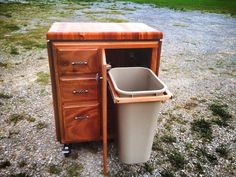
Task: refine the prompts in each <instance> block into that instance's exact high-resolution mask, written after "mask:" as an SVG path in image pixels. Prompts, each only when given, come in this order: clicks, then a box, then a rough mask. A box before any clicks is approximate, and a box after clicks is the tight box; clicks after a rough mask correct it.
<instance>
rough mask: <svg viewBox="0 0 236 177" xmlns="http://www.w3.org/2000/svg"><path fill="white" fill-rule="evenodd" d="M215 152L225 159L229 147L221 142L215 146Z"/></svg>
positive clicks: (227, 155)
mask: <svg viewBox="0 0 236 177" xmlns="http://www.w3.org/2000/svg"><path fill="white" fill-rule="evenodd" d="M215 151H216V153H217V154H218V155H219V156H220V157H223V158H225V159H227V158H228V157H229V152H230V151H229V149H228V147H227V146H226V145H224V144H221V145H219V146H218V147H217V148H216V150H215Z"/></svg>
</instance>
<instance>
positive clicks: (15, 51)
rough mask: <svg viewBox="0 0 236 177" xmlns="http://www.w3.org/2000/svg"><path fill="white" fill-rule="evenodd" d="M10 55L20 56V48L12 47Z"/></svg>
mask: <svg viewBox="0 0 236 177" xmlns="http://www.w3.org/2000/svg"><path fill="white" fill-rule="evenodd" d="M10 54H13V55H18V54H19V51H18V48H17V47H15V46H11V47H10Z"/></svg>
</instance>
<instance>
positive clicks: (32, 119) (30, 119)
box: [26, 116, 35, 122]
mask: <svg viewBox="0 0 236 177" xmlns="http://www.w3.org/2000/svg"><path fill="white" fill-rule="evenodd" d="M26 120H27V121H28V122H35V118H34V117H31V116H27V117H26Z"/></svg>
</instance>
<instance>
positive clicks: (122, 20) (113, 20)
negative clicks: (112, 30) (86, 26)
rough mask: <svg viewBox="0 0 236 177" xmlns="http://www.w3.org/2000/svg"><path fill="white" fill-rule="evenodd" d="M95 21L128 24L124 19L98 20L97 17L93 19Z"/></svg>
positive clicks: (106, 18)
mask: <svg viewBox="0 0 236 177" xmlns="http://www.w3.org/2000/svg"><path fill="white" fill-rule="evenodd" d="M93 19H94V20H95V21H97V22H113V23H123V22H128V20H126V19H122V18H109V17H104V18H97V17H93Z"/></svg>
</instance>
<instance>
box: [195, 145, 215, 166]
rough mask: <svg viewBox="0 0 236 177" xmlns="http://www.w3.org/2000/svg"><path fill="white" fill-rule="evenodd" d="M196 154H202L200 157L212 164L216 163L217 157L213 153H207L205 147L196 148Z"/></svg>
mask: <svg viewBox="0 0 236 177" xmlns="http://www.w3.org/2000/svg"><path fill="white" fill-rule="evenodd" d="M197 156H198V157H200V156H202V157H204V158H206V159H207V160H208V161H209V162H210V163H211V164H213V165H216V164H218V159H217V157H216V156H215V155H214V154H210V153H208V152H207V150H206V149H205V148H199V149H197Z"/></svg>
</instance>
